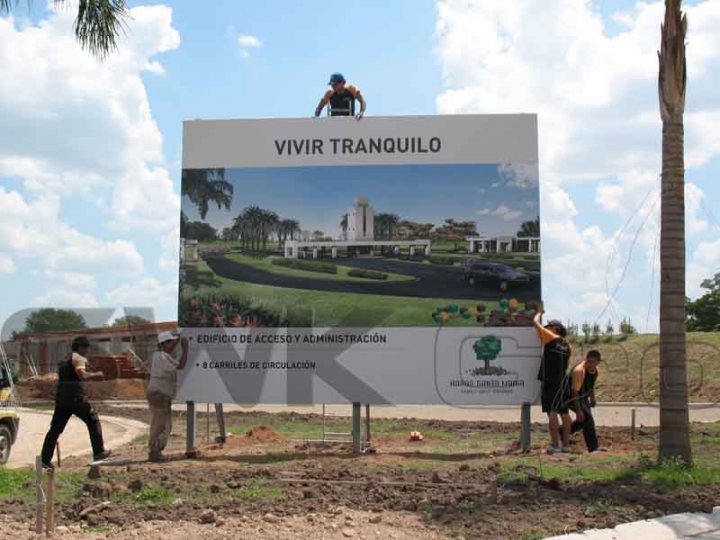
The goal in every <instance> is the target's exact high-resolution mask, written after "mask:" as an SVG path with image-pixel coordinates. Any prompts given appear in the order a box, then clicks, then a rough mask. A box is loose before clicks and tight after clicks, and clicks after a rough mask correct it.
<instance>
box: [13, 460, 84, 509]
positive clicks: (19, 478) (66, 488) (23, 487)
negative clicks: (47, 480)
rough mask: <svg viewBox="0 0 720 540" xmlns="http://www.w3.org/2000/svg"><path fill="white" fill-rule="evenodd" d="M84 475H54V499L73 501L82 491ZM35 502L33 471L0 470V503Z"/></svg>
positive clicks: (61, 473)
mask: <svg viewBox="0 0 720 540" xmlns="http://www.w3.org/2000/svg"><path fill="white" fill-rule="evenodd" d="M85 479H86V475H84V474H83V473H81V472H74V471H57V472H56V473H55V498H56V500H57V501H58V502H66V501H73V500H75V499H76V498H77V496H78V494H79V493H80V492H81V490H82V485H83V483H84V482H85ZM11 499H14V500H22V501H26V502H30V501H33V500H35V471H33V470H30V469H4V468H0V501H5V500H11Z"/></svg>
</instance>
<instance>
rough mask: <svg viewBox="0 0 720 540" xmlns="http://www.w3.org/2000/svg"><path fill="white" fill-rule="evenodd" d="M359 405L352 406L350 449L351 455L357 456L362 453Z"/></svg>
mask: <svg viewBox="0 0 720 540" xmlns="http://www.w3.org/2000/svg"><path fill="white" fill-rule="evenodd" d="M360 411H361V409H360V404H359V403H353V404H352V448H353V454H355V455H356V456H359V455H360V454H361V453H362V444H361V440H360V438H361V433H360V425H361V423H360Z"/></svg>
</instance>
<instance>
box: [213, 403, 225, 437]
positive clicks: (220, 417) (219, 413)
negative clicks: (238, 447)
mask: <svg viewBox="0 0 720 540" xmlns="http://www.w3.org/2000/svg"><path fill="white" fill-rule="evenodd" d="M215 416H216V417H217V423H218V430H220V435H218V437H217V439H216V440H217V442H219V443H222V444H225V443H226V442H227V431H226V430H225V413H224V412H223V404H222V403H216V404H215Z"/></svg>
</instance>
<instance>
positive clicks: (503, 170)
mask: <svg viewBox="0 0 720 540" xmlns="http://www.w3.org/2000/svg"><path fill="white" fill-rule="evenodd" d="M498 174H499V175H500V177H501V178H502V179H503V180H505V184H506V185H507V186H511V187H516V188H520V189H531V188H532V189H537V186H538V168H537V163H504V164H502V165H499V166H498Z"/></svg>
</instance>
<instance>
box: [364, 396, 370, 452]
mask: <svg viewBox="0 0 720 540" xmlns="http://www.w3.org/2000/svg"><path fill="white" fill-rule="evenodd" d="M365 442H366V443H368V444H370V404H369V403H367V404H365Z"/></svg>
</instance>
